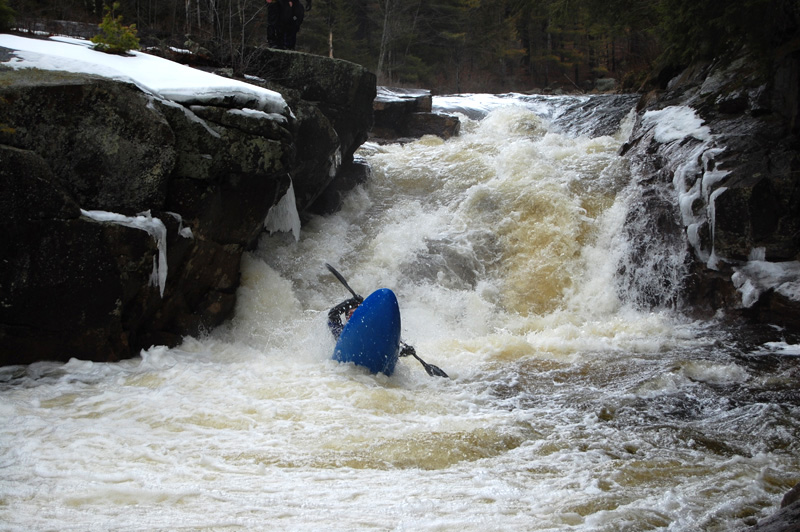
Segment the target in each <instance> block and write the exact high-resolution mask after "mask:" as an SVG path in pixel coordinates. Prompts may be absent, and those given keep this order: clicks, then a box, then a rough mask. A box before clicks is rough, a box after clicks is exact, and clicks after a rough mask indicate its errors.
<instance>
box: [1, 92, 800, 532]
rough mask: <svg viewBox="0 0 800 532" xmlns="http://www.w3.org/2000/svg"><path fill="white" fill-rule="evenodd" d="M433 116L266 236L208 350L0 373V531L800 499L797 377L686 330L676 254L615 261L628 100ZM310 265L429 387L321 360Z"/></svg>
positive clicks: (673, 522) (617, 517)
mask: <svg viewBox="0 0 800 532" xmlns="http://www.w3.org/2000/svg"><path fill="white" fill-rule="evenodd" d="M435 103H436V104H437V105H440V106H442V107H443V108H451V109H456V105H457V106H458V109H459V110H460V111H461V112H462V113H463V115H462V120H463V123H462V131H461V135H460V136H459V137H457V138H454V139H451V140H449V141H447V142H445V141H442V140H440V139H438V138H434V137H424V138H422V139H420V140H418V141H416V142H413V143H410V144H406V145H387V146H378V145H372V144H368V145H365V146H363V147H362V148H361V151H360V155H362V156H363V157H365V158H366V159H367V160H368V161H369V163H370V165H371V166H372V171H373V178H372V180H371V181H370V182H369V183H367V184H365V185H364V186H361V187H359V188H357V189H356V190H355V191H353V192H352V193H351V194H350V195H349V196H348V197H347V198H346V201H345V204H344V206H343V208H342V210H341V211H340V212H338V213H337V214H334V215H330V216H326V217H316V218H313V219H311V220H309V221H308V222H307V223H305V225H304V226H303V228H302V231H301V233H300V236H299V239H298V240H297V241H295V235H294V234H291V233H280V232H275V233H273V234H266V233H265V235H264V236H263V237H262V241H261V243H260V246H259V248H258V249H257V250H256V251H254V252H252V253H250V254H248V255H246V257H245V260H244V265H243V279H242V287H241V288H240V290H239V292H238V303H237V309H236V316H235V318H234V319H232V320H231V321H230V322H229V323H227V324H226V325H225V326H223V327H222V328H220V329H218V330H215V331H213V332H210V333H208V334H207V335H205V336H203V337H201V338H186V339H185V341H184V342H183V344H182V345H180V346H179V347H177V348H174V349H166V348H164V347H158V346H154V347H152V348H150V349H149V350H146V351H144V352H143V353H142V356H141V358H138V359H133V360H128V361H123V362H119V363H114V364H96V363H90V362H82V361H78V360H72V361H71V362H69V363H67V364H47V363H37V364H33V365H31V366H27V367H12V368H2V369H0V412H2V417H3V419H4V423H3V424H2V428H0V469H1V470H2V472H3V474H2V475H0V501H1V503H0V522H2V523H4V525H3V526H4V527H5V529H8V530H46V529H53V528H57V529H59V530H99V529H105V530H154V529H172V530H174V529H191V530H293V531H302V530H309V531H310V530H367V529H377V530H469V531H473V530H474V531H491V530H497V531H501V530H503V531H506V530H579V531H590V530H591V531H609V532H610V531H625V530H628V531H641V530H670V531H690V530H705V531H720V532H721V531H728V530H735V529H738V528H742V527H744V526H746V525H750V524H754V523H755V521H756V520H757V519H759V518H761V517H764V516H766V515H769V514H770V513H771V512H772V511H774V509H775V507H776V506H777V504H778V503H779V501H780V498H781V496H782V495H783V493H785V492H786V491H787V490H788V489H789V488H790V487H792V486H793V485H794V484H795V483H796V482H797V481H798V480H800V444H798V442H799V441H800V438H798V435H800V394H799V393H798V392H797V391H796V383H797V380H798V377H799V376H800V369H799V366H798V364H797V363H796V361H797V357H796V356H795V357H792V356H777V354H778V353H780V354H782V355H792V354H795V355H797V354H800V351H798V350H797V346H792V345H788V344H770V345H759V344H758V343H752V344H751V345H749V346H748V347H742V344H741V343H740V342H737V341H735V340H734V337H733V335H732V332H731V331H728V330H726V329H725V328H724V327H723V326H721V325H720V324H718V323H716V322H708V321H702V322H700V321H693V320H690V319H688V318H686V317H684V316H683V315H682V314H681V311H680V306H679V305H678V304H677V302H676V295H675V287H676V285H678V284H679V283H680V276H681V275H682V272H683V270H682V268H683V262H684V260H683V257H682V255H681V253H682V252H683V251H680V252H676V251H675V250H674V249H667V250H665V249H652V250H649V251H648V253H647V254H645V256H646V257H648V258H649V259H648V260H652V261H654V262H655V263H657V265H656V266H657V267H655V266H653V265H644V266H643V265H642V264H641V261H638V262H637V261H636V260H631V256H632V252H631V250H632V248H633V247H639V248H640V249H641V245H642V243H647V242H648V238H649V235H648V234H647V231H648V230H649V229H647V228H646V227H643V228H642V229H641V231H643V232H637V231H636V230H635V229H632V228H635V227H636V225H635V224H631V223H630V221H631V219H632V218H635V217H636V212H637V210H638V209H640V208H641V207H642V206H643V205H642V203H641V201H642V198H641V197H640V196H639V195H638V194H637V191H636V190H635V181H636V180H635V179H632V175H631V168H630V167H629V166H628V164H626V160H625V159H624V158H621V157H619V156H618V155H617V153H618V151H619V148H620V146H621V145H622V144H623V142H625V140H626V139H627V136H628V134H629V132H630V127H631V120H632V117H631V116H629V115H628V111H629V110H630V109H631V107H632V105H633V103H632V101H631V100H628V101H624V100H622V101H621V104H620V105H622V107H621V109H622V111H621V112H615V113H608V112H605V113H604V112H603V111H604V109H606V110H607V108H608V107H607V106H608V105H610V104H609V103H608V100H606V101H605V103H604V102H603V100H597V99H589V98H575V97H549V98H547V97H538V98H533V97H516V98H510V97H507V98H498V97H492V98H488V97H482V96H478V95H475V96H471V97H461V98H460V99H459V100H458V101H457V102H456V101H447V100H446V99H440V101H438V102H435ZM604 105H605V106H606V107H604ZM581 112H582V113H584V116H582V117H581V118H580V120H577V121H576V116H578V115H580V113H581ZM468 116H469V117H471V118H468ZM612 116H613V117H616V118H615V119H614V120H611V119H610V118H609V117H612ZM612 125H613V127H612ZM669 201H677V195H676V196H675V198H674V199H670V200H669ZM284 211H285V212H284V216H283V217H282V218H281V219H282V220H284V221H286V220H288V221H292V220H294V217H293V216H292V217H287V216H286V215H285V214H286V213H289V211H290V209H284ZM626 222H627V223H626ZM279 225H280V224H279ZM284 226H285V227H284ZM280 227H282V228H284V229H291V230H294V229H295V227H296V226H295V225H294V224H288V223H286V224H283V225H280ZM276 228H278V227H277V226H276ZM685 248H686V246H685V245H681V246H680V250H684V249H685ZM676 254H677V257H676V256H675V255H676ZM326 262H329V263H331V264H334V265H335V266H336V267H337V269H339V270H340V271H341V272H342V273H343V274H344V275H345V276H346V277H347V280H348V282H349V283H350V285H351V286H353V288H354V289H356V290H357V291H359V292H360V293H363V294H365V295H366V294H367V293H369V292H371V291H372V290H374V289H377V288H380V287H388V288H391V289H393V290H394V291H395V292H396V294H397V296H398V299H399V302H400V309H401V313H402V320H403V322H402V330H403V337H404V340H405V341H406V342H408V343H410V344H412V345H414V346H415V348H416V350H417V352H418V353H419V354H420V356H422V357H423V358H424V359H425V360H427V361H429V362H431V363H434V364H436V365H438V366H440V367H441V368H442V369H444V370H445V371H446V372H447V373H448V374H449V375H450V377H451V378H450V379H447V380H446V379H440V378H431V377H429V376H428V375H427V374H426V373H425V372H424V370H423V369H422V367H420V366H419V365H418V364H416V363H415V361H413V360H411V359H401V361H400V363H399V364H398V366H397V370H396V372H395V374H394V375H393V376H392V377H391V378H387V377H385V376H383V375H377V376H376V375H370V374H368V373H366V372H365V371H363V370H361V369H359V368H358V367H354V366H352V365H346V364H338V363H336V362H334V361H332V360H331V359H330V356H331V353H332V349H333V340H332V338H331V337H330V335H329V334H328V331H327V328H326V323H325V321H326V313H327V310H328V308H330V307H331V306H333V305H334V304H336V303H338V302H340V301H342V300H344V299H346V298H347V297H349V294H348V293H347V292H346V290H344V288H343V287H342V285H341V284H340V283H338V282H337V281H336V279H335V278H334V277H333V276H331V274H330V273H329V272H328V271H327V270H326V268H325V266H324V264H325V263H326ZM670 276H674V277H670Z"/></svg>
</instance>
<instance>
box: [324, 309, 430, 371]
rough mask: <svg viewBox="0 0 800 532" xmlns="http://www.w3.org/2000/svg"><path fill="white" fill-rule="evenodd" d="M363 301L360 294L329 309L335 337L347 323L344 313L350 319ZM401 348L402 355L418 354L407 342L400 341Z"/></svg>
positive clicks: (330, 326) (330, 327) (337, 337)
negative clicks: (343, 316)
mask: <svg viewBox="0 0 800 532" xmlns="http://www.w3.org/2000/svg"><path fill="white" fill-rule="evenodd" d="M363 302H364V298H362V297H360V296H356V297H351V298H350V299H348V300H346V301H342V302H341V303H339V304H338V305H336V306H335V307H333V308H332V309H330V310H329V311H328V328H329V329H330V330H331V334H333V337H334V338H336V339H337V340H338V339H339V336H340V335H341V334H342V330H343V329H344V325H345V324H344V323H342V314H344V315H345V316H346V317H347V320H350V316H352V315H353V312H355V311H356V309H357V308H358V306H359V305H361V303H363ZM400 348H401V349H400V356H401V357H407V356H410V355H416V354H417V353H416V351H415V350H414V347H413V346H410V345H408V344H407V343H405V342H400Z"/></svg>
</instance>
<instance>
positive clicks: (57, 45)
mask: <svg viewBox="0 0 800 532" xmlns="http://www.w3.org/2000/svg"><path fill="white" fill-rule="evenodd" d="M92 46H93V44H92V43H91V42H90V41H86V40H82V39H74V38H69V37H51V38H49V39H29V38H26V37H19V36H15V35H5V34H2V35H0V47H3V48H8V49H10V50H12V57H11V58H10V59H9V60H7V61H6V62H4V63H3V64H5V65H6V66H9V67H11V68H15V69H20V68H39V69H42V70H59V71H67V72H81V73H85V74H94V75H97V76H102V77H106V78H110V79H115V80H119V81H127V82H130V83H133V84H135V85H136V86H138V87H139V88H140V89H142V90H143V91H145V92H147V93H150V94H153V95H154V96H156V97H158V98H161V99H164V100H171V101H174V102H178V103H181V104H184V105H190V104H200V103H202V104H205V105H219V104H223V103H226V104H230V105H238V106H241V107H247V108H252V109H256V110H258V111H263V112H265V113H277V114H280V115H282V116H289V115H290V110H289V107H288V105H287V104H286V101H285V100H284V99H283V97H282V96H281V95H280V94H278V93H277V92H275V91H271V90H268V89H264V88H262V87H258V86H256V85H250V84H249V83H244V82H242V81H237V80H233V79H228V78H223V77H221V76H217V75H215V74H210V73H208V72H203V71H201V70H197V69H195V68H191V67H188V66H185V65H181V64H179V63H175V62H173V61H169V60H168V59H163V58H160V57H156V56H153V55H149V54H146V53H143V52H136V51H131V52H129V54H128V55H127V56H121V55H115V54H107V53H104V52H98V51H96V50H94V49H93V48H92Z"/></svg>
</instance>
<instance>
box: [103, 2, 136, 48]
mask: <svg viewBox="0 0 800 532" xmlns="http://www.w3.org/2000/svg"><path fill="white" fill-rule="evenodd" d="M118 9H119V2H114V3H113V4H112V5H111V7H109V6H105V15H104V16H103V22H101V23H100V33H98V34H97V35H95V36H94V37H92V42H93V43H95V46H94V48H95V50H100V51H101V52H106V53H109V54H124V53H126V52H128V51H129V50H138V49H139V39H138V38H137V37H136V24H131V25H130V26H123V25H122V15H119V16H116V17H115V16H114V13H115V11H116V10H118Z"/></svg>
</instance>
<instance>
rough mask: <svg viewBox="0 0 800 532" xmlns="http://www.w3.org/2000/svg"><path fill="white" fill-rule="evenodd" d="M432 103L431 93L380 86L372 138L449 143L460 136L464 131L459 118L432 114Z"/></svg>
mask: <svg viewBox="0 0 800 532" xmlns="http://www.w3.org/2000/svg"><path fill="white" fill-rule="evenodd" d="M432 102H433V98H432V96H431V92H430V91H428V90H424V89H400V88H389V87H379V88H378V94H377V96H376V98H375V103H374V106H373V109H374V114H375V125H374V126H373V128H372V130H371V131H370V138H371V139H372V140H374V141H376V142H396V141H398V140H402V139H409V138H410V139H414V138H420V137H422V136H424V135H436V136H438V137H441V138H443V139H445V140H446V139H449V138H451V137H453V136H455V135H458V133H459V130H460V128H461V123H460V121H459V119H458V117H457V116H455V115H452V114H447V113H434V112H431V109H432Z"/></svg>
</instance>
